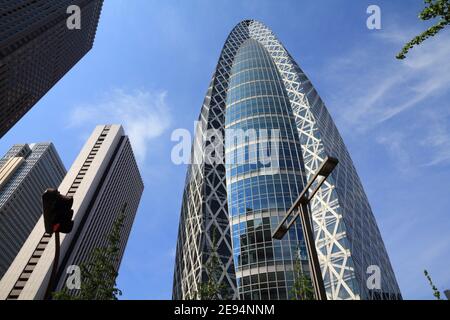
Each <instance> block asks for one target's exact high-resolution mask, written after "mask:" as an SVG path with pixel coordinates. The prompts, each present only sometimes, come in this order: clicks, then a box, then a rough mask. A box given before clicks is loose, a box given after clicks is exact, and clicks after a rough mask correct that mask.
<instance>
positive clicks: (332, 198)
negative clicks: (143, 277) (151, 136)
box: [173, 20, 401, 299]
mask: <svg viewBox="0 0 450 320" xmlns="http://www.w3.org/2000/svg"><path fill="white" fill-rule="evenodd" d="M248 39H254V40H256V41H258V42H259V43H260V44H262V45H263V46H264V48H265V49H266V50H267V51H268V52H269V54H270V56H271V58H272V59H273V61H274V63H275V64H276V67H277V69H278V71H279V73H280V75H281V77H282V80H283V83H284V86H285V90H286V92H287V94H288V97H289V102H290V105H291V107H292V111H293V114H294V116H295V122H296V126H297V129H298V134H299V140H300V144H301V149H302V157H303V162H304V170H305V175H306V178H307V179H309V178H310V177H311V176H312V175H314V173H315V172H316V170H317V169H318V168H319V167H320V165H321V163H322V161H323V160H324V159H325V157H326V156H327V155H330V156H334V157H336V158H338V159H339V161H340V164H339V166H338V167H337V169H336V170H335V172H333V174H332V176H331V177H330V179H329V180H328V181H327V182H326V183H325V184H324V185H323V186H322V188H321V189H320V191H319V192H318V193H317V195H316V197H315V198H314V200H313V201H312V203H311V212H312V219H313V222H314V232H315V237H316V246H317V251H318V253H319V260H320V263H321V266H322V276H323V278H324V281H325V286H326V289H327V294H328V298H329V299H399V298H401V294H400V290H399V288H398V285H397V282H396V279H395V275H394V272H393V270H392V267H391V264H390V262H389V258H388V255H387V252H386V249H385V247H384V244H383V241H382V238H381V235H380V232H379V230H378V227H377V224H376V221H375V218H374V216H373V213H372V210H371V208H370V205H369V202H368V199H367V197H366V195H365V193H364V189H363V187H362V184H361V181H360V179H359V177H358V175H357V173H356V169H355V167H354V165H353V162H352V160H351V158H350V155H349V153H348V151H347V149H346V147H345V144H344V142H343V140H342V138H341V136H340V134H339V132H338V130H337V128H336V126H335V124H334V122H333V120H332V118H331V116H330V114H329V113H328V111H327V109H326V107H325V105H324V103H323V102H322V100H321V99H320V97H319V95H318V94H317V92H316V90H315V89H314V87H313V86H312V84H311V82H310V81H309V79H308V78H307V77H306V75H305V74H304V72H303V71H302V70H301V69H300V68H299V67H298V65H297V64H296V63H295V61H294V60H293V59H292V57H291V56H290V55H289V53H288V52H287V50H286V49H285V48H284V47H283V45H282V44H281V43H280V42H279V41H278V40H277V39H276V37H275V36H274V34H273V33H272V32H271V31H270V30H269V29H268V28H267V27H265V26H264V25H263V24H262V23H260V22H257V21H253V20H246V21H243V22H241V23H240V24H238V25H237V26H236V27H235V28H234V29H233V31H232V32H231V33H230V35H229V36H228V38H227V41H226V43H225V45H224V47H223V50H222V53H221V56H220V59H219V62H218V64H217V68H216V71H215V73H214V76H213V79H212V82H211V85H210V88H209V89H208V93H207V95H206V98H205V101H204V103H203V106H202V110H201V113H200V118H199V124H198V128H197V132H196V137H195V138H194V144H193V151H192V159H193V160H196V162H195V163H197V164H193V165H191V166H190V167H189V169H188V174H187V177H186V187H185V193H184V196H183V204H182V210H181V219H180V227H179V236H178V243H177V257H176V265H175V275H174V289H173V297H174V298H176V299H188V298H194V297H195V292H197V290H198V288H197V286H198V283H199V282H200V281H201V280H202V279H203V280H204V279H205V278H206V277H207V276H208V275H207V274H206V273H205V270H204V265H205V263H206V261H207V259H209V255H210V250H211V247H212V233H214V234H216V235H218V237H217V236H216V238H217V240H218V244H219V249H220V250H219V252H220V256H221V262H222V275H221V278H220V279H221V281H222V283H223V284H224V285H225V286H226V287H228V288H229V292H230V297H231V296H233V298H238V290H237V289H238V288H237V284H236V280H235V279H236V276H235V266H234V264H233V257H232V256H233V255H232V253H233V250H232V243H231V239H230V221H229V220H230V219H229V214H228V205H227V191H226V190H227V189H226V179H225V167H224V165H223V163H218V164H213V165H207V164H204V163H203V161H201V160H202V156H203V153H204V151H205V148H206V146H207V142H205V141H204V136H205V134H204V133H205V130H207V129H211V128H214V129H216V130H218V131H219V132H221V134H223V131H224V127H225V109H226V99H227V91H228V85H229V79H230V76H231V74H230V71H231V68H232V65H233V61H234V57H235V55H236V53H237V51H238V50H239V48H240V47H241V46H242V44H243V43H244V42H245V41H246V40H248ZM195 150H197V151H199V152H195ZM222 154H223V152H222ZM371 265H377V266H379V267H380V269H381V272H382V288H381V290H369V289H368V288H367V286H366V279H367V277H368V275H367V273H366V271H367V267H368V266H371Z"/></svg>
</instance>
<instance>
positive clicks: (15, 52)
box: [0, 0, 103, 138]
mask: <svg viewBox="0 0 450 320" xmlns="http://www.w3.org/2000/svg"><path fill="white" fill-rule="evenodd" d="M71 5H77V6H78V7H79V8H80V9H81V14H80V22H81V26H80V27H81V28H80V29H69V28H68V24H67V20H68V19H69V18H70V17H71V14H72V11H69V12H70V13H69V14H68V13H67V11H68V10H67V9H68V7H69V6H71ZM102 5H103V0H0V138H1V137H2V136H3V135H5V133H6V132H8V130H9V129H11V127H12V126H14V124H15V123H16V122H17V121H19V120H20V118H22V117H23V116H24V115H25V114H26V113H27V112H28V110H30V109H31V108H32V107H33V106H34V105H35V104H36V103H37V102H38V101H39V100H40V99H41V98H42V97H43V96H44V95H45V94H46V93H47V92H48V91H49V90H50V89H51V88H52V87H53V86H54V85H55V84H56V83H57V82H58V81H59V80H60V79H61V78H62V77H63V76H64V75H65V74H66V73H67V72H68V71H69V70H70V69H71V68H72V67H73V66H74V65H75V64H76V63H77V62H78V61H79V60H80V59H81V58H82V57H83V56H84V55H85V54H86V53H87V52H88V51H89V50H90V49H91V48H92V46H93V43H94V38H95V33H96V30H97V24H98V20H99V16H100V11H101V8H102ZM69 22H70V23H71V22H72V20H69ZM70 23H69V25H70Z"/></svg>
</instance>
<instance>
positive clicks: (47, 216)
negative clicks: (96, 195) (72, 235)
mask: <svg viewBox="0 0 450 320" xmlns="http://www.w3.org/2000/svg"><path fill="white" fill-rule="evenodd" d="M72 205H73V198H72V197H67V196H64V195H62V194H60V193H59V191H58V190H55V189H47V190H46V191H45V192H44V194H43V195H42V207H43V211H44V224H45V232H46V233H48V234H53V233H54V232H61V233H69V232H70V231H72V228H73V221H72V216H73V210H72Z"/></svg>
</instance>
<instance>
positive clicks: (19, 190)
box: [0, 143, 66, 279]
mask: <svg viewBox="0 0 450 320" xmlns="http://www.w3.org/2000/svg"><path fill="white" fill-rule="evenodd" d="M65 175H66V169H65V167H64V165H63V163H62V162H61V159H60V158H59V156H58V153H57V152H56V149H55V147H54V146H53V144H51V143H37V144H30V145H28V144H16V145H14V146H12V148H11V149H10V150H9V151H8V152H7V153H6V154H5V155H4V156H3V158H2V159H1V160H0V279H1V278H2V277H3V274H4V273H5V272H6V270H8V268H9V266H10V264H11V263H12V262H13V260H14V258H15V257H16V255H17V253H18V252H19V250H20V248H21V247H22V245H23V243H24V242H25V240H26V239H27V238H28V236H29V235H30V232H31V231H32V230H33V228H34V226H35V224H36V222H37V221H38V219H39V218H40V216H41V215H42V204H41V196H42V193H43V192H44V191H45V190H46V189H47V188H56V187H58V185H59V184H60V183H61V181H62V179H63V178H64V176H65Z"/></svg>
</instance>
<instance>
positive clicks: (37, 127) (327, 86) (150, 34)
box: [0, 0, 450, 299]
mask: <svg viewBox="0 0 450 320" xmlns="http://www.w3.org/2000/svg"><path fill="white" fill-rule="evenodd" d="M370 4H377V5H379V6H380V8H381V14H382V29H381V30H368V29H367V27H366V19H367V17H368V15H367V14H366V9H367V7H368V6H369V5H370ZM422 7H423V3H422V1H419V0H417V1H416V0H415V1H412V0H411V1H408V3H407V4H406V2H405V1H401V0H396V1H362V0H352V1H344V0H341V1H332V0H329V1H321V2H320V3H318V2H317V1H285V0H284V1H265V0H259V1H257V0H251V1H217V0H216V1H206V0H203V1H159V0H155V1H149V0H126V1H125V0H107V1H105V5H104V9H103V12H102V16H101V21H100V25H99V29H98V34H97V38H96V43H95V46H94V49H93V50H92V51H91V52H90V53H89V54H88V55H87V56H86V57H85V58H84V59H83V60H82V61H81V62H80V63H79V64H77V66H76V67H74V68H73V69H72V70H71V71H70V72H69V73H68V74H67V75H66V76H65V77H64V78H63V79H62V80H61V81H60V82H59V83H58V84H57V85H56V86H55V87H54V88H53V89H52V90H51V91H50V92H49V93H48V94H47V95H46V96H45V97H44V98H43V99H42V100H41V101H40V102H39V103H38V104H37V105H36V106H35V107H34V108H33V109H32V110H31V111H30V112H29V113H28V114H27V115H26V116H25V117H24V118H23V119H22V120H21V121H20V122H19V123H18V124H17V125H16V126H15V127H14V128H13V129H12V130H10V131H9V132H8V134H7V135H6V136H4V137H3V138H2V139H1V141H0V152H1V153H4V152H6V151H7V149H8V148H9V147H10V146H11V145H12V144H14V143H23V142H41V141H52V142H54V144H55V146H56V148H57V150H58V152H59V154H60V156H61V158H62V159H63V161H64V163H65V165H66V167H67V168H69V167H70V165H71V163H72V161H73V160H74V159H75V157H76V155H77V153H78V152H79V151H80V149H81V147H82V145H83V144H84V142H85V140H86V138H87V137H88V136H89V134H90V132H91V131H92V130H93V128H94V126H95V125H96V124H100V123H111V122H114V123H123V124H124V125H125V130H126V131H127V132H128V134H129V135H130V136H131V139H132V142H133V147H134V150H135V153H136V156H137V158H138V161H139V165H140V168H141V173H142V176H143V178H144V182H145V187H146V188H145V191H144V195H143V198H142V201H141V204H140V209H139V211H138V214H137V217H136V220H135V224H134V226H133V230H132V234H131V236H130V239H129V242H128V247H127V250H126V253H125V257H124V259H123V261H122V266H121V269H120V274H119V279H118V286H119V287H120V288H121V289H122V290H123V291H124V296H123V298H125V299H169V298H170V297H171V289H172V275H173V263H174V253H175V246H176V236H177V229H178V218H179V212H180V205H181V195H182V191H183V185H184V178H185V174H186V167H185V166H183V165H180V166H176V165H174V164H172V162H171V159H170V152H171V149H172V147H173V146H174V143H173V142H171V140H170V135H171V133H172V131H173V130H174V129H176V128H188V129H190V130H192V127H193V121H194V120H196V118H197V116H198V113H199V110H200V106H201V104H202V102H203V98H204V95H205V92H206V89H207V86H208V84H209V81H210V78H211V75H212V72H213V71H214V68H215V64H216V63H217V59H218V57H219V54H220V50H221V48H222V46H223V43H224V41H225V39H226V37H227V35H228V33H229V32H230V31H231V29H232V28H233V26H234V25H236V24H237V23H238V22H239V21H241V20H243V19H248V18H253V19H258V20H260V21H262V22H263V23H265V24H266V25H267V26H268V27H269V28H271V29H272V30H273V31H274V32H275V34H276V35H277V36H278V38H279V39H280V40H281V41H282V43H283V44H284V45H285V46H286V48H287V49H288V50H289V52H290V53H291V55H292V56H293V57H294V59H295V60H296V61H297V62H298V63H299V64H300V66H301V67H302V69H303V70H304V71H305V72H306V74H307V75H308V76H309V77H310V79H311V80H312V82H313V84H314V85H315V86H316V88H317V90H318V92H319V94H320V95H321V96H322V98H323V100H324V101H325V103H326V105H327V107H328V109H329V110H330V112H331V114H332V115H333V117H334V119H335V121H336V123H337V126H338V128H339V129H340V131H341V134H342V135H343V138H344V141H345V142H346V144H347V146H348V148H349V151H350V154H351V156H352V158H353V160H354V162H355V166H356V168H357V170H358V173H359V175H360V177H361V179H362V182H363V185H364V187H365V190H366V193H367V194H368V197H369V200H370V203H371V205H372V207H373V211H374V213H375V216H376V219H377V221H378V224H379V227H380V230H381V233H382V235H383V238H384V241H385V244H386V247H387V250H388V253H389V255H390V258H391V262H392V264H393V267H394V270H395V272H396V275H397V279H398V281H399V285H400V288H401V290H402V293H403V295H404V297H405V298H407V299H425V298H430V297H432V296H431V291H430V288H429V286H428V284H427V282H426V280H425V278H424V277H423V273H422V272H423V269H425V268H426V269H428V270H429V271H430V273H431V275H432V276H433V279H434V281H435V283H436V284H437V286H438V287H439V289H447V288H450V273H449V272H448V268H449V266H448V263H449V261H450V232H449V227H450V214H449V210H448V208H449V207H450V197H449V190H450V184H449V182H448V181H449V180H450V170H449V169H450V108H449V101H450V90H449V88H450V59H448V57H449V56H450V41H449V40H450V30H445V31H444V32H442V34H440V35H439V36H437V37H436V38H435V39H431V40H429V41H427V42H426V43H424V45H423V46H422V47H420V48H418V49H414V50H413V51H412V52H411V54H410V55H409V56H408V58H407V59H406V60H405V61H402V62H401V61H398V60H396V59H395V54H396V53H397V52H398V51H399V50H400V48H401V46H402V44H403V43H404V42H406V40H408V39H409V38H411V37H412V36H414V35H415V34H417V33H418V32H420V31H421V30H423V29H425V27H426V26H428V25H429V24H426V23H423V22H421V21H419V20H418V19H417V14H418V12H419V11H420V9H421V8H422Z"/></svg>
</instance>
